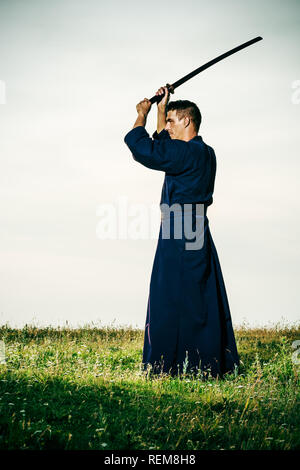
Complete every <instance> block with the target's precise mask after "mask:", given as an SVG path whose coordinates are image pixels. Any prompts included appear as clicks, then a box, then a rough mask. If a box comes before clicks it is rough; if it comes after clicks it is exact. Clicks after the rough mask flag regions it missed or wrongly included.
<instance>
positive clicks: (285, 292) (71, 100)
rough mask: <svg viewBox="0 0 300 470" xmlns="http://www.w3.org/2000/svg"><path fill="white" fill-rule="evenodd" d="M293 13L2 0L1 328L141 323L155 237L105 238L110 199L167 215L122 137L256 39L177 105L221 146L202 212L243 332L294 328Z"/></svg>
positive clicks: (153, 178) (298, 75) (296, 111)
mask: <svg viewBox="0 0 300 470" xmlns="http://www.w3.org/2000/svg"><path fill="white" fill-rule="evenodd" d="M299 14H300V2H299V1H297V0H295V1H293V0H287V1H285V2H282V1H279V0H255V1H252V2H249V1H246V0H245V1H241V0H236V1H235V0H230V1H227V0H220V1H216V0H211V1H210V2H207V1H202V0H200V1H191V0H185V1H184V2H183V1H173V2H168V3H162V2H159V1H157V0H154V1H152V2H148V1H147V2H146V1H141V0H139V1H126V2H122V1H120V0H118V1H110V2H102V1H99V0H81V1H79V0H77V1H76V0H52V1H51V2H49V1H46V0H19V1H16V0H1V2H0V80H1V81H2V85H3V84H5V104H1V105H0V158H1V170H0V192H1V193H0V194H1V197H0V210H1V224H0V323H1V324H3V323H6V322H7V323H9V324H10V325H11V326H18V327H22V326H23V325H24V324H25V323H35V324H37V325H40V326H42V325H63V324H65V322H66V321H68V322H69V324H70V325H73V326H80V325H83V324H91V323H92V322H94V324H97V325H100V324H102V325H106V324H111V323H113V324H115V325H132V326H133V327H139V328H143V327H144V324H145V318H146V307H147V299H148V291H149V283H150V275H151V270H152V264H153V259H154V254H155V249H156V244H157V237H156V238H155V237H154V238H152V239H148V240H133V239H124V240H119V239H116V240H103V239H100V238H99V237H98V236H97V226H98V224H99V215H97V214H99V207H101V205H103V204H113V205H114V204H115V205H117V204H118V200H119V198H127V200H128V204H137V203H144V204H146V205H149V206H150V205H154V206H155V205H157V207H158V205H159V201H160V194H161V187H162V183H163V179H164V173H163V172H158V171H154V170H149V169H148V168H145V167H143V166H142V165H140V164H139V163H137V162H135V161H134V160H133V158H132V156H131V154H130V152H129V149H128V148H127V146H126V145H125V143H124V140H123V139H124V136H125V134H126V133H127V132H128V131H129V130H130V129H131V128H132V126H133V123H134V121H135V118H136V109H135V106H136V103H137V102H138V101H140V100H141V99H143V98H144V97H145V96H147V97H148V98H150V97H151V96H153V95H154V94H155V92H156V90H157V88H159V87H160V86H161V85H164V84H165V83H166V82H169V83H172V82H174V81H175V80H177V79H179V78H181V76H183V75H185V74H186V73H188V72H190V71H191V70H194V69H195V68H197V67H199V66H200V65H201V64H203V63H205V62H207V61H208V60H210V59H212V58H213V57H215V56H217V55H219V54H221V53H223V52H225V51H226V50H228V49H231V48H233V47H235V46H237V45H239V44H240V43H243V42H245V41H248V40H250V39H252V38H253V37H255V36H258V35H261V36H263V38H264V39H263V41H261V42H259V43H257V44H255V45H253V46H251V47H249V48H248V49H246V50H244V51H241V52H239V53H238V54H236V55H234V56H232V57H230V58H228V59H226V60H225V61H223V62H221V63H219V64H217V65H215V66H214V67H212V68H211V69H209V70H206V71H205V72H203V73H202V74H201V75H199V76H197V77H195V78H193V79H192V80H191V81H189V82H188V83H186V84H184V85H182V86H181V87H180V88H178V89H177V90H176V93H175V95H174V96H173V97H172V99H189V100H191V101H194V102H196V103H197V104H198V105H199V107H200V110H201V113H202V116H203V124H202V125H201V128H200V131H199V134H200V135H201V136H202V138H203V139H204V141H205V142H207V143H208V144H209V145H211V146H212V147H213V148H214V149H215V152H216V156H217V175H216V181H215V192H214V203H213V205H212V206H210V207H209V209H208V214H207V215H208V219H209V224H210V230H211V234H212V237H213V240H214V242H215V245H216V248H217V251H218V255H219V259H220V263H221V268H222V272H223V276H224V280H225V285H226V289H227V294H228V299H229V304H230V308H231V315H232V320H233V324H234V326H237V325H239V324H241V323H243V322H246V323H247V324H248V325H249V326H255V325H272V324H274V323H278V322H284V323H288V324H292V323H294V322H296V321H299V311H300V299H299V295H298V291H299V262H300V259H299V252H300V250H299V238H300V237H299V228H300V221H299V169H300V160H299V144H300V137H299V118H300V103H299V101H300V99H299V98H300V93H298V91H299V85H300V81H299V80H300V64H299V44H300V32H299V20H300V17H299V16H300V15H299ZM297 81H299V82H297ZM293 87H294V88H293ZM297 87H298V88H297ZM2 90H3V86H2ZM0 98H1V97H0ZM155 112H156V109H155V107H154V106H153V110H151V114H150V116H149V119H148V123H147V127H146V128H147V130H148V132H149V133H150V134H152V132H153V131H154V130H155ZM156 225H157V236H158V231H159V219H157V222H156Z"/></svg>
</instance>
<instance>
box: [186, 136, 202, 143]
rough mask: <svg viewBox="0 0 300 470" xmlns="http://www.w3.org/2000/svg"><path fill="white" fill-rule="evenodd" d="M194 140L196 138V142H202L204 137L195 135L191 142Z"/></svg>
mask: <svg viewBox="0 0 300 470" xmlns="http://www.w3.org/2000/svg"><path fill="white" fill-rule="evenodd" d="M193 140H195V141H196V142H201V141H202V137H201V135H195V137H193V138H192V139H191V140H189V142H192V141H193Z"/></svg>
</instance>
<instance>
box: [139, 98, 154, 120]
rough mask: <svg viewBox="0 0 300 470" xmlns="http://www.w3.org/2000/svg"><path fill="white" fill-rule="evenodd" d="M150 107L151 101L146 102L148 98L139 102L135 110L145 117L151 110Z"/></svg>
mask: <svg viewBox="0 0 300 470" xmlns="http://www.w3.org/2000/svg"><path fill="white" fill-rule="evenodd" d="M151 106H152V103H151V101H150V100H148V98H144V99H143V101H140V102H139V103H138V104H137V105H136V110H137V112H138V114H139V115H142V116H147V114H148V113H149V111H150V109H151Z"/></svg>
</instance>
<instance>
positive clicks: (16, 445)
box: [0, 325, 300, 450]
mask: <svg viewBox="0 0 300 470" xmlns="http://www.w3.org/2000/svg"><path fill="white" fill-rule="evenodd" d="M235 335H236V340H237V346H238V351H239V354H240V359H241V368H240V371H239V374H229V375H228V376H225V378H224V379H223V380H218V379H213V378H210V379H209V380H205V381H204V380H201V379H199V378H198V379H195V378H192V377H189V376H188V375H187V376H186V377H183V378H181V379H180V378H171V377H167V376H161V377H156V378H152V379H150V378H149V377H147V376H145V375H143V373H142V372H141V371H140V363H141V359H142V347H143V331H142V330H138V329H131V328H111V327H106V328H101V329H100V328H92V327H83V328H80V329H71V328H51V327H48V328H37V327H34V326H25V327H24V328H23V329H11V328H9V327H8V326H7V325H6V326H3V327H2V328H0V339H2V340H4V342H5V346H6V364H2V365H0V449H41V450H43V449H88V450H89V449H105V450H116V449H118V450H121V449H158V450H166V449H168V450H208V449H209V450H221V449H226V450H227V449H229V450H254V449H255V450H262V449H269V450H295V449H299V448H300V432H299V377H298V372H299V365H298V364H296V363H295V362H296V361H295V360H293V356H292V354H293V349H292V343H293V341H295V340H297V339H300V327H299V326H296V327H292V328H288V327H280V326H276V327H273V328H271V329H270V328H259V329H258V328H257V329H253V328H252V329H250V328H247V327H243V326H242V327H239V328H235Z"/></svg>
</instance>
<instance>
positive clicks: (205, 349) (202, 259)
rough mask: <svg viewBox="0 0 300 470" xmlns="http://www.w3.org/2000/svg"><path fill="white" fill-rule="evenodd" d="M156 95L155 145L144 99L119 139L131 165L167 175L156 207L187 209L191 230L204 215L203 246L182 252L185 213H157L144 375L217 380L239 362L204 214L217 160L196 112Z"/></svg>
mask: <svg viewBox="0 0 300 470" xmlns="http://www.w3.org/2000/svg"><path fill="white" fill-rule="evenodd" d="M156 94H157V95H163V94H164V96H163V98H162V99H161V101H160V102H159V103H158V105H157V130H156V131H155V132H154V134H153V139H152V138H151V137H149V134H148V133H147V131H146V130H145V125H146V120H147V115H148V113H149V111H150V108H151V102H150V101H149V100H148V99H147V98H145V99H144V100H143V101H141V102H140V103H138V104H137V106H136V109H137V112H138V117H137V119H136V122H135V124H134V127H133V129H132V130H131V131H129V132H128V133H127V135H126V136H125V138H124V140H125V143H126V144H127V145H128V147H129V149H130V150H131V152H132V155H133V158H134V159H135V160H136V161H137V162H139V163H141V164H142V165H144V166H146V167H147V168H150V169H153V170H158V171H163V172H165V179H164V184H163V188H162V193H161V201H160V203H161V205H160V207H161V208H162V207H163V206H164V207H166V206H167V207H172V206H173V205H176V207H177V208H178V207H179V209H181V208H182V207H183V209H184V208H185V207H186V205H187V204H189V206H188V207H189V208H190V213H191V218H192V225H193V228H194V227H195V225H197V221H198V219H197V218H199V217H200V218H201V216H199V214H198V212H197V206H199V205H201V206H202V208H204V215H203V216H202V221H203V240H202V245H201V248H200V249H189V250H188V249H186V240H187V237H186V233H185V232H184V234H183V235H182V237H181V238H178V237H175V236H174V225H177V228H178V221H179V225H180V224H182V222H184V211H180V210H177V211H176V210H175V211H174V212H173V211H169V213H167V212H166V211H165V214H164V213H163V211H162V221H161V225H160V232H159V238H158V244H157V248H156V253H155V258H154V263H153V268H152V274H151V281H150V291H149V297H148V306H147V317H146V325H145V335H144V349H143V370H147V369H148V368H150V370H151V371H152V373H167V374H168V373H169V374H170V375H172V376H174V375H179V376H180V375H181V374H182V373H192V374H197V375H198V376H202V377H205V378H207V377H208V376H209V374H211V376H212V377H217V376H219V377H222V376H223V375H224V374H225V373H227V372H232V371H234V370H235V369H236V367H238V366H239V357H238V352H237V348H236V342H235V337H234V332H233V327H232V322H231V315H230V310H229V305H228V300H227V295H226V290H225V285H224V281H223V276H222V272H221V267H220V263H219V259H218V255H217V251H216V248H215V245H214V242H213V239H212V236H211V233H210V229H209V223H208V218H207V215H206V213H207V207H208V206H209V205H211V204H212V202H213V197H212V195H213V190H214V182H215V174H216V157H215V153H214V150H213V149H212V147H210V146H208V145H207V144H206V143H205V142H204V141H203V140H202V137H201V136H199V135H198V131H199V127H200V123H201V113H200V111H199V109H198V107H197V106H196V105H195V104H194V103H192V102H190V101H173V102H169V90H168V88H167V87H161V88H160V89H159V90H158V91H157V93H156ZM167 221H168V223H169V224H170V223H171V225H172V223H173V226H172V228H171V229H170V236H169V237H164V236H163V229H164V224H165V223H166V222H167ZM175 222H177V224H175ZM188 238H190V237H188Z"/></svg>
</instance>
